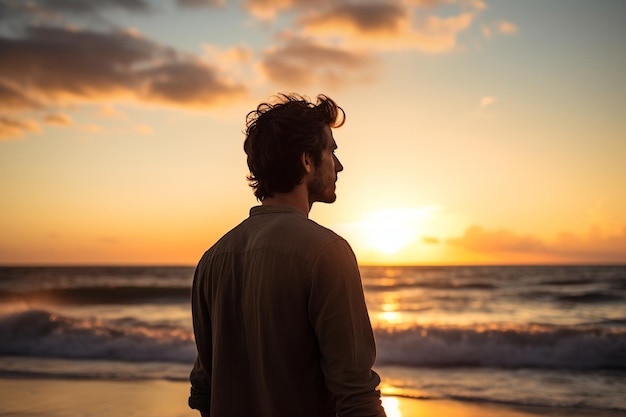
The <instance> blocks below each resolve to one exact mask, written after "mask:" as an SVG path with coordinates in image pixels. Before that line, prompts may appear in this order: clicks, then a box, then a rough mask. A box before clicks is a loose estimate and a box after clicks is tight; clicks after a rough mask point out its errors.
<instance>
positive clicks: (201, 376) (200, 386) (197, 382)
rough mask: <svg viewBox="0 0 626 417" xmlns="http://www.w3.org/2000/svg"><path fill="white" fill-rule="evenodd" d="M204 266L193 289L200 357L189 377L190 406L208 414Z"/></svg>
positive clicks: (208, 339)
mask: <svg viewBox="0 0 626 417" xmlns="http://www.w3.org/2000/svg"><path fill="white" fill-rule="evenodd" d="M203 267H204V264H202V263H201V264H200V265H199V266H198V268H196V272H195V274H194V280H193V288H192V300H191V308H192V317H193V327H194V335H195V339H196V347H197V349H198V356H197V358H196V361H195V363H194V366H193V369H192V370H191V374H190V376H189V380H190V382H191V393H190V396H189V406H190V407H191V408H194V409H197V410H199V411H201V412H206V413H208V412H209V410H210V408H211V361H212V357H211V356H212V341H211V339H212V335H211V331H212V330H211V329H212V326H211V318H210V316H209V308H208V305H207V297H206V282H205V281H203V280H202V269H203Z"/></svg>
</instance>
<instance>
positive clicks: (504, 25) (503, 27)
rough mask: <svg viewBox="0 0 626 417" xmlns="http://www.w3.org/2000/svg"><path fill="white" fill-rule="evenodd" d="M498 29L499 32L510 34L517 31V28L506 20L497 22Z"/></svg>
mask: <svg viewBox="0 0 626 417" xmlns="http://www.w3.org/2000/svg"><path fill="white" fill-rule="evenodd" d="M498 30H499V31H500V33H503V34H505V35H512V34H514V33H517V32H518V28H517V26H516V25H515V24H513V23H511V22H506V21H505V22H500V23H499V24H498Z"/></svg>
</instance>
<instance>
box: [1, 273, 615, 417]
mask: <svg viewBox="0 0 626 417" xmlns="http://www.w3.org/2000/svg"><path fill="white" fill-rule="evenodd" d="M361 274H362V278H363V287H364V291H365V297H366V302H367V306H368V310H369V314H370V318H371V321H372V325H373V328H374V336H375V338H376V344H377V360H376V364H375V367H374V369H375V370H376V372H378V373H379V374H380V376H381V381H382V382H381V385H380V390H381V392H382V394H383V403H384V405H385V408H386V410H387V413H388V416H389V417H398V416H401V417H413V416H431V415H433V416H434V415H436V416H450V417H473V416H487V417H489V416H504V417H520V416H531V415H540V416H601V417H603V416H617V415H624V416H626V397H625V396H624V392H626V267H624V266H501V267H497V266H493V267H393V266H387V267H382V266H381V267H378V266H369V267H368V266H363V267H361ZM192 275H193V268H192V267H0V335H2V339H1V340H0V416H20V417H27V416H28V417H57V416H68V417H69V416H94V417H100V416H112V417H116V416H123V417H127V416H139V415H141V416H153V417H159V416H168V417H176V416H181V417H182V416H197V415H199V414H197V413H196V412H194V411H193V410H190V409H189V408H188V407H187V395H188V390H189V382H188V375H189V371H190V369H191V366H192V364H193V361H194V359H195V355H196V352H195V343H194V340H193V331H192V327H191V312H190V306H189V293H190V286H191V279H192Z"/></svg>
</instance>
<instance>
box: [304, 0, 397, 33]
mask: <svg viewBox="0 0 626 417" xmlns="http://www.w3.org/2000/svg"><path fill="white" fill-rule="evenodd" d="M408 12H409V9H408V8H406V7H403V6H402V5H400V4H395V3H369V4H368V3H362V4H361V3H359V4H355V3H337V4H334V5H333V6H332V7H330V8H326V9H322V10H317V11H314V12H312V13H309V14H306V15H304V16H302V17H301V18H300V19H298V22H297V23H298V24H299V25H304V26H306V27H307V28H308V30H309V31H311V32H318V33H319V32H322V33H324V32H330V33H342V32H343V33H346V32H347V33H352V34H355V35H359V34H361V35H381V34H396V33H398V32H400V31H401V30H404V27H405V26H406V24H407V22H408Z"/></svg>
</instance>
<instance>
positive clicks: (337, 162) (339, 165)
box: [335, 156, 343, 172]
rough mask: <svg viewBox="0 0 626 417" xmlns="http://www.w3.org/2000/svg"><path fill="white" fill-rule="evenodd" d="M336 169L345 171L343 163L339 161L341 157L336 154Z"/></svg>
mask: <svg viewBox="0 0 626 417" xmlns="http://www.w3.org/2000/svg"><path fill="white" fill-rule="evenodd" d="M335 171H337V172H341V171H343V165H341V162H339V158H337V157H336V156H335Z"/></svg>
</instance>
